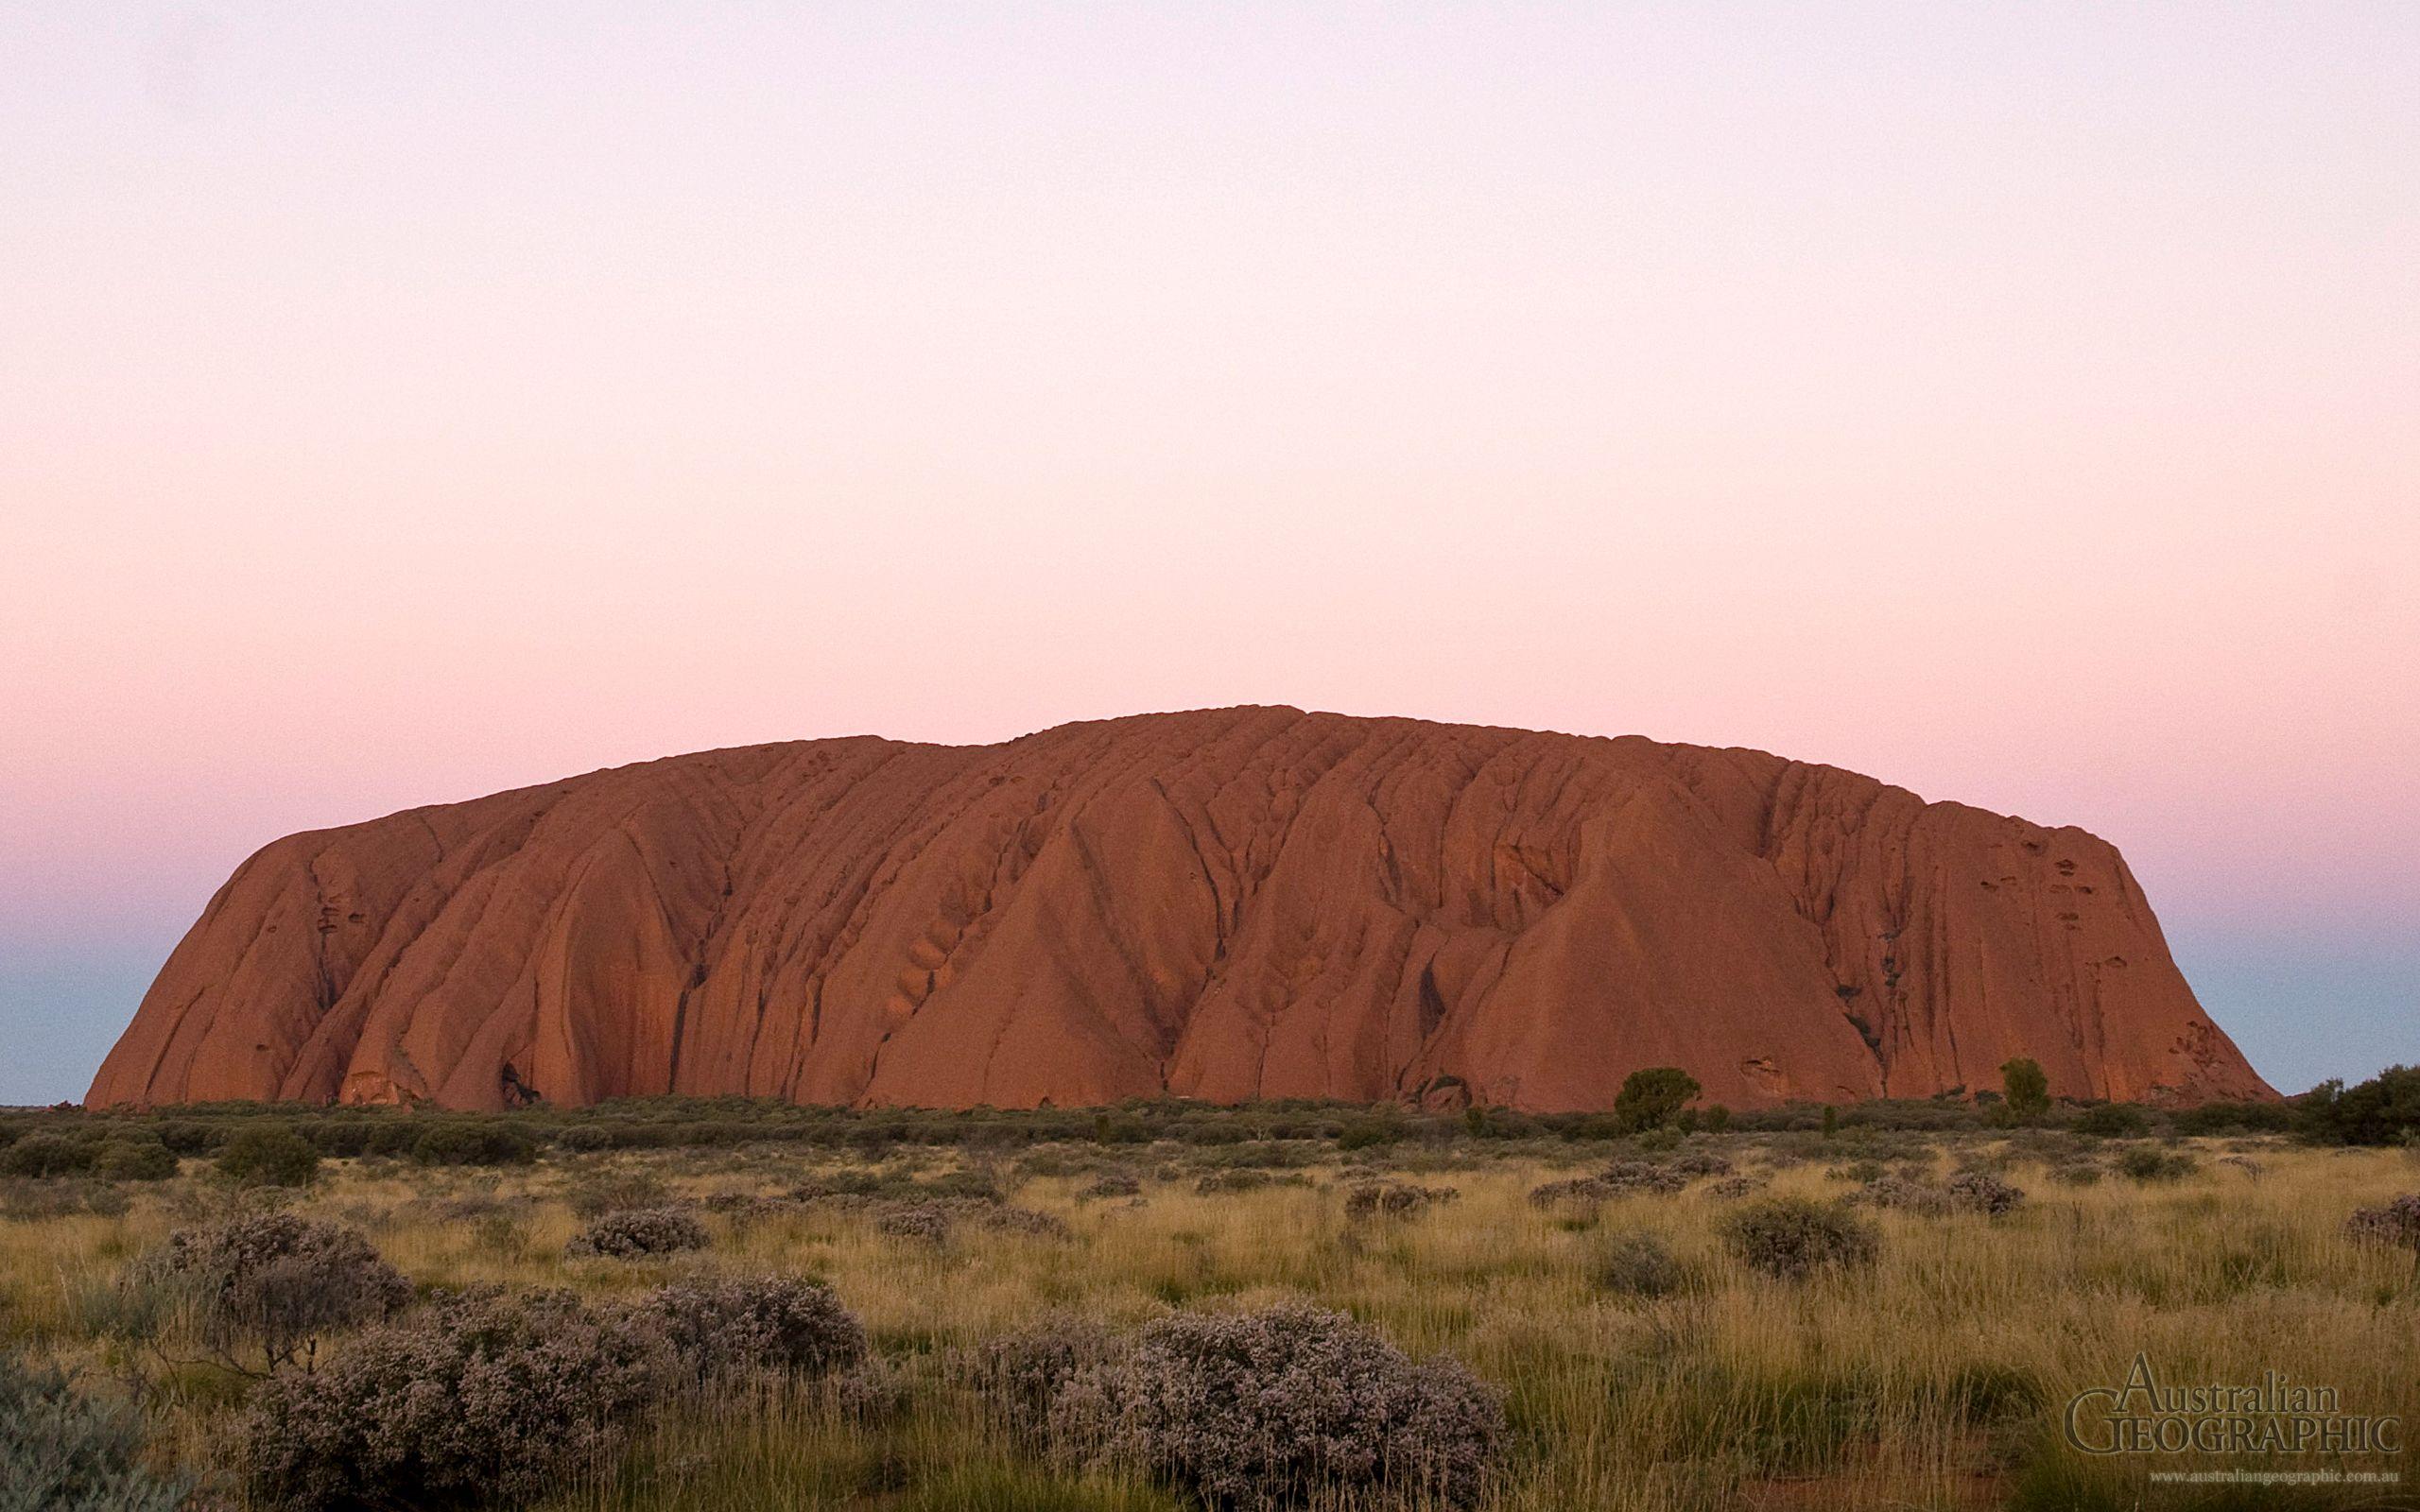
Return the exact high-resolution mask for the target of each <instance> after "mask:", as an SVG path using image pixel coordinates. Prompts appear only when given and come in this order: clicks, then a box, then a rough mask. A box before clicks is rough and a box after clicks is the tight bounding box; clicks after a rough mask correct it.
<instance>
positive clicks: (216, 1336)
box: [127, 1212, 412, 1372]
mask: <svg viewBox="0 0 2420 1512" xmlns="http://www.w3.org/2000/svg"><path fill="white" fill-rule="evenodd" d="M127 1280H128V1284H129V1285H130V1286H133V1287H159V1288H163V1289H165V1290H168V1291H171V1292H175V1293H178V1294H182V1295H183V1296H185V1297H190V1298H191V1300H192V1302H193V1304H194V1313H195V1322H196V1324H197V1326H198V1327H199V1330H200V1332H201V1336H202V1342H203V1344H204V1345H205V1346H206V1347H207V1348H209V1349H211V1351H212V1352H213V1353H215V1354H216V1355H217V1356H218V1357H219V1358H220V1359H221V1360H224V1361H226V1362H227V1363H229V1364H231V1365H232V1364H235V1363H236V1356H237V1354H238V1351H239V1350H241V1349H242V1348H243V1347H244V1346H246V1345H254V1346H257V1347H258V1348H259V1349H260V1351H261V1355H262V1358H263V1360H264V1361H265V1363H266V1364H267V1366H268V1369H269V1370H270V1371H272V1372H274V1371H276V1370H278V1369H279V1368H281V1367H283V1366H287V1365H291V1364H293V1363H294V1362H295V1361H297V1360H298V1359H300V1360H303V1361H309V1360H311V1359H313V1358H314V1357H315V1356H316V1355H317V1353H318V1350H319V1345H320V1341H321V1340H322V1339H324V1338H326V1337H328V1336H329V1335H330V1334H333V1333H336V1332H341V1331H343V1330H347V1329H353V1328H358V1327H360V1326H362V1325H363V1324H367V1323H374V1322H379V1321H382V1320H384V1319H385V1318H387V1317H389V1315H391V1314H394V1313H395V1312H397V1311H398V1310H400V1309H401V1308H402V1307H403V1306H404V1304H405V1303H406V1302H408V1301H409V1300H411V1295H412V1288H411V1283H410V1282H409V1281H407V1280H405V1279H404V1276H403V1273H402V1272H401V1271H398V1270H397V1269H395V1267H394V1266H392V1265H389V1263H387V1262H386V1261H385V1260H383V1259H381V1258H380V1257H379V1254H378V1251H377V1250H376V1249H374V1248H372V1247H371V1245H370V1242H369V1241H368V1240H366V1239H364V1238H362V1237H361V1235H360V1234H358V1233H355V1232H354V1230H352V1229H345V1228H341V1227H339V1226H337V1225H336V1224H332V1223H325V1222H322V1221H320V1220H319V1219H317V1218H305V1217H302V1215H300V1214H298V1213H292V1212H264V1213H255V1214H251V1215H250V1216H246V1217H240V1218H235V1219H232V1220H230V1221H228V1222H226V1223H222V1224H218V1225H216V1226H215V1227H213V1228H209V1229H179V1230H178V1231H177V1232H175V1233H172V1234H170V1235H169V1236H168V1239H167V1243H165V1244H164V1245H162V1246H160V1247H159V1248H157V1249H155V1250H153V1251H151V1252H150V1253H149V1254H147V1255H146V1256H144V1257H143V1259H142V1260H140V1261H138V1262H137V1263H135V1265H134V1266H133V1267H132V1268H131V1270H130V1273H129V1275H128V1278H127Z"/></svg>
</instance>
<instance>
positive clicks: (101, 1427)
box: [0, 1349, 184, 1512]
mask: <svg viewBox="0 0 2420 1512" xmlns="http://www.w3.org/2000/svg"><path fill="white" fill-rule="evenodd" d="M183 1500H184V1487H182V1486H177V1485H172V1484H170V1483H169V1482H166V1481H164V1480H161V1479H160V1478H159V1477H158V1476H156V1475H153V1474H152V1473H151V1472H150V1470H149V1469H147V1468H146V1467H145V1466H144V1463H143V1434H142V1428H141V1425H140V1423H139V1422H138V1420H137V1419H136V1417H135V1415H134V1413H133V1412H132V1411H131V1410H130V1409H128V1408H125V1407H122V1406H117V1405H114V1404H111V1403H107V1402H102V1401H96V1400H94V1399H92V1398H90V1397H87V1396H85V1395H84V1394H83V1393H81V1392H79V1391H78V1390H77V1389H76V1383H75V1382H73V1381H72V1380H70V1379H69V1378H68V1377H67V1375H66V1374H65V1373H63V1372H61V1371H60V1370H58V1369H55V1368H51V1367H48V1366H43V1367H36V1366H31V1365H28V1364H27V1363H26V1361H25V1360H23V1359H21V1358H20V1357H19V1356H18V1355H17V1354H16V1353H14V1352H13V1351H11V1350H7V1349H0V1512H174V1508H176V1507H177V1506H178V1504H179V1503H182V1502H183Z"/></svg>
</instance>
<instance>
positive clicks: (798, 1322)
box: [639, 1276, 866, 1382]
mask: <svg viewBox="0 0 2420 1512" xmlns="http://www.w3.org/2000/svg"><path fill="white" fill-rule="evenodd" d="M639 1310H640V1312H641V1313H642V1314H645V1315H646V1316H648V1317H650V1318H652V1319H654V1320H655V1322H656V1323H657V1324H658V1325H659V1326H660V1327H661V1328H662V1329H663V1331H664V1334H665V1337H666V1338H667V1339H668V1340H670V1341H671V1344H672V1348H673V1351H674V1352H675V1353H676V1354H677V1355H678V1356H679V1357H680V1359H681V1363H682V1364H683V1366H687V1367H688V1369H689V1371H690V1373H691V1374H692V1375H693V1376H695V1377H696V1378H697V1379H699V1380H700V1381H710V1382H729V1381H733V1380H738V1379H745V1378H747V1377H751V1376H761V1375H775V1376H792V1377H798V1378H802V1379H813V1378H815V1377H819V1376H824V1375H829V1374H831V1373H833V1372H835V1371H839V1370H846V1369H848V1368H849V1367H851V1366H855V1365H856V1364H857V1362H858V1361H860V1360H862V1359H863V1358H865V1352H866V1331H865V1325H864V1324H862V1323H859V1322H858V1321H857V1318H856V1314H854V1313H851V1312H850V1311H849V1310H848V1309H847V1308H845V1307H842V1306H841V1305H840V1299H839V1298H838V1297H835V1296H834V1295H833V1293H832V1288H831V1287H829V1286H826V1285H825V1284H823V1283H822V1282H821V1281H819V1280H808V1279H806V1278H804V1277H800V1276H751V1277H731V1278H725V1279H722V1280H709V1281H700V1282H695V1283H690V1284H684V1285H677V1286H666V1287H662V1288H659V1289H658V1290H656V1291H654V1292H652V1293H650V1294H649V1295H648V1297H647V1299H646V1300H645V1301H644V1302H642V1303H640V1304H639Z"/></svg>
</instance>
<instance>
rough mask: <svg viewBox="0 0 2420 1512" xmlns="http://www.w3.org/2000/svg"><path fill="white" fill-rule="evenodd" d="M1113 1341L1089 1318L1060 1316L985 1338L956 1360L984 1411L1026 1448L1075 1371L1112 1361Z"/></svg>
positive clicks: (1043, 1435)
mask: <svg viewBox="0 0 2420 1512" xmlns="http://www.w3.org/2000/svg"><path fill="white" fill-rule="evenodd" d="M1118 1348H1119V1346H1118V1341H1117V1339H1116V1337H1115V1335H1114V1334H1112V1333H1111V1332H1109V1330H1108V1329H1106V1328H1104V1327H1102V1326H1101V1325H1100V1324H1099V1323H1098V1322H1096V1321H1094V1320H1093V1319H1091V1318H1087V1317H1082V1316H1080V1315H1078V1314H1056V1315H1053V1316H1050V1317H1046V1318H1045V1319H1043V1320H1042V1321H1041V1322H1039V1323H1036V1324H1034V1325H1033V1326H1032V1327H1030V1328H1026V1329H1020V1330H1018V1331H1017V1332H1014V1333H1006V1334H1002V1335H1000V1336H999V1337H997V1338H994V1339H989V1340H986V1341H985V1342H984V1343H983V1344H982V1345H980V1346H979V1347H977V1348H976V1349H970V1350H965V1351H962V1352H961V1353H960V1354H959V1356H958V1357H957V1360H956V1370H957V1374H958V1375H959V1379H960V1380H962V1381H963V1382H964V1383H965V1384H966V1385H967V1386H969V1387H971V1388H972V1389H973V1390H974V1392H975V1394H976V1397H977V1400H979V1401H981V1403H982V1404H983V1408H984V1411H985V1412H986V1413H987V1414H989V1415H990V1416H991V1417H992V1418H993V1419H994V1421H995V1422H997V1423H998V1424H1000V1426H1002V1427H1003V1428H1005V1429H1007V1430H1008V1431H1009V1433H1010V1435H1011V1436H1013V1437H1015V1438H1016V1439H1018V1440H1019V1441H1021V1442H1023V1443H1024V1444H1025V1445H1027V1447H1029V1448H1033V1447H1038V1446H1041V1445H1043V1444H1046V1443H1047V1442H1048V1439H1049V1433H1050V1407H1051V1404H1052V1403H1053V1402H1055V1401H1057V1400H1059V1388H1060V1387H1062V1386H1063V1385H1065V1384H1066V1383H1067V1382H1068V1380H1069V1379H1070V1378H1072V1377H1073V1376H1074V1375H1075V1374H1076V1372H1078V1371H1079V1370H1083V1369H1086V1368H1089V1367H1091V1366H1098V1365H1101V1364H1104V1363H1106V1362H1107V1361H1109V1360H1111V1359H1114V1358H1115V1356H1116V1354H1117V1352H1118Z"/></svg>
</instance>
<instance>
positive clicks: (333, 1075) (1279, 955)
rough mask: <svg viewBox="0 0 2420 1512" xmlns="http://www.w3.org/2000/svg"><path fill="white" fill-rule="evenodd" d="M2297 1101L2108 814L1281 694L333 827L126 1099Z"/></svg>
mask: <svg viewBox="0 0 2420 1512" xmlns="http://www.w3.org/2000/svg"><path fill="white" fill-rule="evenodd" d="M2017 1056H2025V1057H2032V1058H2033V1059H2035V1060H2037V1061H2038V1062H2040V1064H2041V1065H2042V1067H2043V1068H2044V1070H2045V1071H2046V1072H2047V1073H2048V1077H2049V1082H2050V1088H2051V1091H2053V1092H2055V1093H2057V1094H2059V1095H2062V1096H2067V1097H2075V1098H2112V1099H2125V1100H2134V1101H2151V1102H2163V1101H2164V1102H2194V1101H2203V1100H2209V1099H2215V1098H2255V1097H2267V1096H2272V1095H2273V1093H2272V1092H2271V1091H2270V1090H2269V1089H2268V1088H2267V1087H2266V1086H2265V1085H2264V1084H2263V1082H2262V1081H2261V1079H2260V1078H2259V1076H2258V1075H2256V1074H2255V1073H2254V1072H2253V1070H2252V1069H2251V1067H2250V1066H2249V1065H2248V1064H2247V1063H2246V1061H2245V1060H2244V1057H2242V1055H2241V1054H2239V1053H2238V1051H2237V1049H2236V1047H2235V1045H2234V1043H2233V1042H2232V1041H2231V1040H2229V1039H2228V1038H2227V1036H2226V1035H2225V1034H2224V1033H2223V1032H2222V1031H2221V1030H2220V1029H2219V1027H2218V1026H2217V1025H2216V1024H2214V1023H2213V1022H2211V1021H2210V1019H2209V1018H2208V1016H2207V1015H2205V1014H2204V1012H2203V1010H2202V1008H2201V1005H2199V1004H2198V1003H2197V1002H2196V1001H2195V998H2194V995H2193V992H2192V989H2191V988H2189V987H2188V986H2187V983H2186V981H2185V978H2184V977H2183V975H2182V974H2181V973H2180V972H2179V971H2178V970H2177V967H2176V965H2175V963H2174V961H2173V960H2171V959H2170V957H2169V952H2168V948H2167V945H2166V943H2165V942H2164V940H2163V938H2162V936H2161V933H2160V927H2159V924H2158V921H2157V920H2156V919H2154V917H2153V915H2152V908H2151V904H2150V902H2149V900H2147V899H2146V898H2145V897H2144V895H2143V892H2142V889H2141V888H2140V887H2139V886H2138V885H2136V883H2135V878H2134V876H2133V875H2132V873H2131V872H2130V871H2129V870H2128V868H2127V866H2126V863H2125V861H2124V859H2123V858H2122V857H2120V856H2119V854H2118V851H2116V850H2115V849H2114V848H2113V847H2112V846H2110V845H2109V844H2108V843H2106V842H2104V841H2102V840H2100V839H2099V838H2096V837H2095V836H2093V835H2091V834H2089V833H2084V832H2083V831H2082V830H2077V829H2072V828H2045V827H2043V826H2040V825H2037V824H2033V823H2030V822H2027V821H2025V820H2023V819H2018V818H2013V817H2007V816H2000V815H1997V814H1991V813H1986V812H1983V811H1981V810H1979V809H1975V808H1969V807H1965V806H1962V805H1960V804H1957V803H1950V802H1927V801H1925V800H1923V799H1919V798H1917V797H1916V796H1915V795H1914V794H1912V793H1910V792H1908V791H1906V790H1904V789H1901V788H1897V787H1893V786H1890V785H1887V784H1885V783H1883V782H1877V781H1875V780H1873V779H1871V778H1867V777H1861V776H1858V775H1856V774H1854V773H1851V772H1847V771H1842V770H1840V769H1838V768H1834V767H1829V766H1823V765H1806V764H1803V763H1799V762H1793V761H1789V760H1785V759H1783V758H1781V757H1778V756H1773V755H1769V754H1766V753H1764V752H1762V751H1755V750H1746V749H1718V748H1710V747H1693V746H1685V745H1672V744H1663V743H1658V742H1655V741H1651V740H1647V739H1644V738H1640V737H1635V736H1630V737H1621V738H1616V739H1601V738H1592V737H1582V736H1574V735H1565V734H1550V733H1538V732H1531V731H1527V730H1508V729H1492V728H1479V727H1471V726H1459V725H1443V724H1432V723H1426V722H1423V721H1418V720H1411V719H1389V718H1357V717H1348V716H1343V715H1339V714H1331V713H1303V712H1301V711H1298V710H1294V709H1287V708H1240V709H1224V710H1213V711H1198V712H1190V713H1166V714H1144V715H1137V716H1134V717H1130V718H1123V719H1113V720H1106V721H1099V722H1092V723H1083V724H1073V725H1066V726H1063V727H1061V728H1058V729H1054V730H1046V731H1043V732H1041V733H1038V734H1033V735H1029V736H1026V737H1024V738H1022V739H1018V740H1011V741H1008V742H1005V743H1002V744H998V745H990V746H939V745H925V744H913V743H907V742H900V741H891V740H883V739H878V738H873V737H870V736H867V737H852V738H845V739H832V740H810V741H799V742H792V743H786V744H777V745H767V746H754V747H741V748H735V749H726V750H714V751H705V752H700V753H698V754H695V755H687V756H677V757H672V758H669V759H666V760H663V761H656V762H649V763H646V764H642V765H631V766H624V767H618V768H614V769H612V770H607V771H599V772H593V773H590V774H588V775H586V776H583V777H575V778H569V779H565V780H563V781H561V782H551V783H547V784H544V785H542V786H537V787H529V788H524V789H520V790H517V791H513V792H508V793H499V794H496V795H494V796H493V797H489V798H483V799H474V800H472V801H469V802H461V803H446V804H439V805H435V806H432V807H427V808H418V809H411V810H407V811H406V812H403V813H400V814H395V815H391V816H388V817H385V818H381V819H373V820H371V821H370V822H367V823H363V824H355V825H350V826H347V827H344V828H340V829H333V830H323V831H316V832H312V833H302V834H294V835H289V836H287V837H286V838H285V839H282V840H278V841H276V842H274V843H273V844H271V845H269V846H268V847H267V848H266V849H264V850H262V851H259V852H258V853H257V854H255V855H253V856H252V857H251V859H250V860H248V861H246V862H245V863H244V864H243V865H242V866H241V867H240V868H237V869H236V871H235V874H234V875H233V877H232V878H230V879H229V880H228V881H227V883H226V884H225V885H223V886H222V887H221V888H220V889H219V891H218V893H217V895H216V897H214V898H213V899H212V900H211V901H210V902H209V905H208V907H207V908H206V909H205V910H204V911H203V913H202V915H201V918H200V919H199V922H197V923H196V924H195V925H194V926H193V927H192V929H191V931H190V932H189V933H188V934H187V935H186V936H185V937H184V939H183V940H182V943H181V944H179V945H178V947H177V949H176V951H175V953H174V954H172V955H171V956H170V958H169V960H168V962H167V964H166V966H165V967H164V969H163V970H162V971H161V972H160V974H159V977H158V979H157V980H156V981H155V982H154V983H153V984H152V986H151V988H150V990H149V991H148V993H147V994H146V996H145V997H144V999H143V1002H142V1005H141V1007H140V1008H139V1010H138V1011H137V1013H136V1014H135V1017H134V1020H133V1022H132V1023H131V1024H130V1027H129V1028H128V1029H127V1030H126V1032H125V1034H124V1035H123V1036H122V1037H121V1038H120V1040H118V1042H117V1044H116V1047H115V1048H114V1049H113V1050H112V1052H111V1054H110V1056H109V1057H108V1059H107V1061H106V1062H105V1063H104V1064H103V1065H102V1067H101V1069H100V1072H99V1074H98V1075H97V1076H96V1077H95V1080H94V1082H93V1086H92V1090H91V1091H90V1093H89V1094H88V1096H87V1099H86V1101H87V1103H88V1104H89V1105H92V1106H96V1107H97V1106H106V1105H112V1104H135V1105H151V1104H162V1103H179V1102H191V1101H204V1100H216V1099H226V1098H251V1099H302V1100H308V1101H315V1102H338V1103H397V1102H402V1103H420V1102H428V1103H434V1104H438V1105H441V1106H446V1107H457V1108H501V1107H507V1106H513V1105H516V1104H519V1103H523V1102H527V1101H529V1100H532V1099H544V1100H546V1101H548V1102H552V1103H556V1104H562V1105H577V1104H585V1103H590V1102H595V1101H596V1100H599V1099H602V1098H608V1097H617V1096H627V1095H642V1094H649V1093H664V1092H683V1093H697V1094H721V1093H735V1094H744V1095H750V1096H758V1097H771V1098H780V1099H787V1100H791V1101H796V1102H804V1103H819V1104H848V1105H860V1106H875V1105H900V1106H920V1107H946V1108H965V1107H973V1106H978V1105H990V1106H995V1107H1003V1108H1023V1107H1038V1106H1045V1105H1049V1106H1057V1107H1070V1106H1080V1105H1094V1104H1106V1103H1114V1102H1117V1101H1120V1100H1123V1099H1126V1098H1131V1097H1138V1096H1162V1095H1179V1096H1185V1097H1194V1098H1201V1099H1205V1100H1210V1101H1216V1102H1242V1101H1248V1100H1253V1099H1260V1098H1285V1097H1319V1098H1340V1099H1350V1100H1357V1101H1404V1102H1418V1103H1423V1104H1426V1105H1429V1106H1454V1105H1456V1104H1460V1103H1464V1102H1475V1103H1479V1104H1485V1105H1489V1106H1500V1107H1510V1108H1524V1109H1533V1110H1571V1109H1591V1108H1607V1107H1610V1106H1611V1104H1612V1102H1613V1099H1614V1096H1615V1094H1616V1091H1618V1090H1619V1089H1620V1087H1621V1084H1622V1081H1623V1079H1624V1077H1625V1076H1626V1075H1627V1074H1629V1073H1631V1072H1633V1071H1635V1070H1638V1069H1641V1068H1643V1067H1649V1066H1660V1065H1674V1066H1680V1067H1683V1068H1685V1070H1687V1071H1688V1072H1689V1073H1690V1074H1692V1075H1694V1076H1695V1077H1696V1078H1697V1079H1698V1080H1699V1081H1700V1082H1701V1083H1702V1084H1703V1087H1704V1091H1705V1096H1706V1098H1707V1099H1708V1100H1709V1101H1712V1102H1720V1103H1725V1104H1728V1105H1732V1106H1737V1107H1759V1106H1770V1105H1774V1104H1778V1103H1784V1102H1789V1101H1794V1100H1808V1101H1819V1102H1840V1101H1847V1100H1854V1099H1860V1098H1872V1097H1882V1096H1891V1097H1924V1096H1930V1095H1935V1094H1941V1093H1955V1092H1974V1091H1991V1090H1996V1089H1997V1086H1998V1079H1999V1073H1998V1070H1997V1068H1998V1067H1999V1066H2000V1065H2001V1064H2002V1063H2003V1062H2004V1061H2006V1060H2008V1059H2009V1058H2010V1057H2017Z"/></svg>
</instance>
